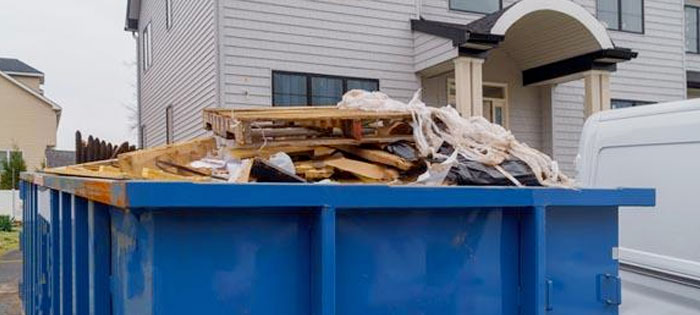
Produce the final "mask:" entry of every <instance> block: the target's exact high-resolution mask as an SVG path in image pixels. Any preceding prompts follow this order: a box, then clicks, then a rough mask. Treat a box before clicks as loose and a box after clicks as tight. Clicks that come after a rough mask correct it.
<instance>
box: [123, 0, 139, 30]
mask: <svg viewBox="0 0 700 315" xmlns="http://www.w3.org/2000/svg"><path fill="white" fill-rule="evenodd" d="M140 11H141V0H127V1H126V21H125V23H124V30H125V31H130V32H136V31H138V28H139V13H141V12H140Z"/></svg>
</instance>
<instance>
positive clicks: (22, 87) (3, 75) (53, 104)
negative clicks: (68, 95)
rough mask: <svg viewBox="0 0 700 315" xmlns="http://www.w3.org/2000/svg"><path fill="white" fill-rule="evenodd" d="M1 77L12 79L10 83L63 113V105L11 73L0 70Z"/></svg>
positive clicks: (59, 113)
mask: <svg viewBox="0 0 700 315" xmlns="http://www.w3.org/2000/svg"><path fill="white" fill-rule="evenodd" d="M0 77H2V78H5V79H6V80H7V81H10V83H12V84H14V85H16V86H17V87H19V88H20V89H22V90H24V91H26V92H28V93H29V94H31V95H32V96H34V97H36V98H38V99H39V100H40V101H42V102H44V104H46V105H48V106H49V107H51V109H53V110H54V111H55V112H56V113H57V114H58V115H59V116H60V115H61V111H62V110H63V109H62V108H61V106H59V105H58V104H56V103H55V102H54V101H52V100H50V99H49V98H48V97H46V96H44V95H42V94H40V93H38V92H37V91H35V90H34V89H32V88H30V87H28V86H26V85H24V84H22V83H21V82H19V81H17V80H15V78H13V77H11V76H10V75H8V74H7V73H5V72H4V71H0Z"/></svg>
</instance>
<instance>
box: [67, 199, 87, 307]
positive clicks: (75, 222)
mask: <svg viewBox="0 0 700 315" xmlns="http://www.w3.org/2000/svg"><path fill="white" fill-rule="evenodd" d="M71 210H72V212H71V249H72V250H71V253H72V255H73V256H72V263H73V264H72V270H71V274H72V276H73V279H72V280H73V281H72V284H73V290H72V291H73V292H72V293H73V294H72V295H73V301H72V303H71V304H72V305H73V314H87V313H88V306H89V304H88V296H89V290H90V283H89V280H88V229H87V228H88V226H87V214H88V200H87V199H85V198H82V197H78V196H73V207H72V208H71Z"/></svg>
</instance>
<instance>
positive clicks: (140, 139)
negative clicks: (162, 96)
mask: <svg viewBox="0 0 700 315" xmlns="http://www.w3.org/2000/svg"><path fill="white" fill-rule="evenodd" d="M131 37H132V38H133V39H134V41H135V42H136V45H135V46H136V120H137V121H138V125H137V126H136V137H137V139H136V141H137V143H138V144H139V148H141V149H143V148H145V147H146V144H145V143H143V139H144V136H143V135H142V134H141V133H143V132H144V130H143V128H141V126H143V124H142V123H141V62H140V59H139V52H140V51H141V49H140V48H141V47H139V34H138V31H133V32H131Z"/></svg>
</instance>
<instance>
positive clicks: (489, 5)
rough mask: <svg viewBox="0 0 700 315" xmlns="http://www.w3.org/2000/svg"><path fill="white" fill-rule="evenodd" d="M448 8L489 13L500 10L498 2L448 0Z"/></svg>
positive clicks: (489, 0)
mask: <svg viewBox="0 0 700 315" xmlns="http://www.w3.org/2000/svg"><path fill="white" fill-rule="evenodd" d="M450 8H451V9H453V10H462V11H473V12H481V13H491V12H496V11H498V10H499V9H500V0H450Z"/></svg>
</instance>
